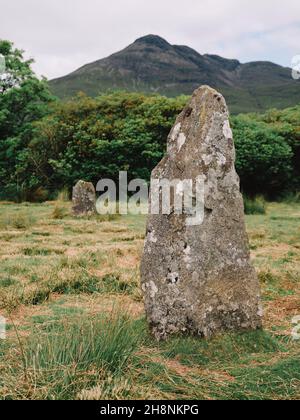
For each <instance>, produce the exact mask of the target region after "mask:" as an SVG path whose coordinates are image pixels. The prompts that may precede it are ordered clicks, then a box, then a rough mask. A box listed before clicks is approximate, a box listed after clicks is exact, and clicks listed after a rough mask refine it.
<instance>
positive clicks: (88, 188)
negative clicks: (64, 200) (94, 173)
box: [72, 181, 96, 217]
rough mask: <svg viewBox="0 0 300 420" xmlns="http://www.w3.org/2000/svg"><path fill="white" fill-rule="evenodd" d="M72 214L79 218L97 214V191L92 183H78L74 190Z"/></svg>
mask: <svg viewBox="0 0 300 420" xmlns="http://www.w3.org/2000/svg"><path fill="white" fill-rule="evenodd" d="M72 212H73V214H74V216H79V217H80V216H91V215H93V214H95V212H96V190H95V187H94V185H93V184H92V183H91V182H85V181H78V182H77V184H76V185H75V187H74V188H73V194H72Z"/></svg>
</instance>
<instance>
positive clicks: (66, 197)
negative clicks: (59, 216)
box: [56, 188, 70, 203]
mask: <svg viewBox="0 0 300 420" xmlns="http://www.w3.org/2000/svg"><path fill="white" fill-rule="evenodd" d="M56 201H58V202H61V203H67V202H69V201H70V194H69V191H68V188H63V189H62V190H61V191H59V192H58V194H57V198H56Z"/></svg>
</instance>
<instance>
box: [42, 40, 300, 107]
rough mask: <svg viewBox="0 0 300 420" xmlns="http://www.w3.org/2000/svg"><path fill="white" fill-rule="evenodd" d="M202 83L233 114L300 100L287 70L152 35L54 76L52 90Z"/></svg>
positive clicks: (180, 87)
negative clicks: (202, 51) (216, 92)
mask: <svg viewBox="0 0 300 420" xmlns="http://www.w3.org/2000/svg"><path fill="white" fill-rule="evenodd" d="M203 84H208V85H210V86H212V87H214V88H216V89H218V90H220V91H221V92H222V93H223V95H224V96H225V97H226V100H227V103H228V105H229V107H230V109H231V112H232V113H239V112H252V111H264V110H266V109H268V108H273V107H277V108H286V107H289V106H293V105H295V104H298V103H299V102H300V83H299V81H295V80H293V79H292V76H291V69H289V68H285V67H281V66H279V65H276V64H273V63H271V62H267V61H257V62H251V63H246V64H242V63H240V62H239V61H238V60H229V59H226V58H222V57H219V56H217V55H210V54H204V55H201V54H199V53H198V52H197V51H195V50H193V49H192V48H189V47H186V46H182V45H171V44H169V43H168V42H167V41H166V40H164V39H163V38H161V37H159V36H156V35H148V36H145V37H142V38H139V39H137V40H136V41H135V42H134V43H133V44H131V45H129V46H128V47H127V48H125V49H124V50H122V51H120V52H118V53H116V54H113V55H111V56H110V57H107V58H104V59H101V60H98V61H95V62H94V63H90V64H87V65H85V66H83V67H81V68H79V69H78V70H76V71H74V72H73V73H71V74H69V75H67V76H65V77H61V78H59V79H54V80H52V81H50V88H51V90H52V92H53V93H54V94H55V95H57V96H58V97H60V98H62V99H65V98H69V97H72V96H74V95H75V94H76V93H77V92H78V91H83V92H85V93H86V94H88V95H90V96H97V95H99V94H100V93H104V92H107V91H112V90H127V91H130V92H132V91H134V92H136V91H138V92H147V93H159V94H161V95H166V96H177V95H181V94H185V95H190V94H191V93H192V92H193V90H194V89H196V88H197V87H198V86H199V85H203Z"/></svg>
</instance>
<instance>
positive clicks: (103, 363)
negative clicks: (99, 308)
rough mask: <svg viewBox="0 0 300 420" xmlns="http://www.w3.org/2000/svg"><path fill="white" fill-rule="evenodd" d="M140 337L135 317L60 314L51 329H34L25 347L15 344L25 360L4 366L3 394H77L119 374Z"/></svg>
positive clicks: (46, 396)
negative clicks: (70, 318) (66, 316)
mask: <svg viewBox="0 0 300 420" xmlns="http://www.w3.org/2000/svg"><path fill="white" fill-rule="evenodd" d="M142 337H143V331H140V329H138V328H136V322H135V321H132V320H130V319H129V318H128V317H127V316H126V315H120V314H112V315H111V316H110V317H101V316H99V317H97V318H95V319H93V320H89V319H88V318H83V319H82V318H81V319H77V322H74V321H73V322H69V321H68V320H67V321H63V322H62V320H60V322H58V323H56V324H54V325H52V329H51V330H47V331H44V330H42V329H37V330H36V329H35V331H33V332H32V334H31V335H30V337H29V339H28V340H26V342H25V343H23V347H22V348H19V349H18V348H17V347H16V351H17V354H18V356H19V358H20V359H23V366H22V367H21V366H20V365H19V364H18V363H17V365H16V366H15V368H13V367H10V366H9V367H8V368H4V372H3V374H2V375H1V379H0V384H1V388H2V391H3V388H5V391H6V392H5V395H2V396H3V397H4V398H5V399H11V398H15V397H17V396H18V397H19V398H22V399H23V398H29V397H30V398H39V399H51V400H53V399H72V398H76V395H77V393H79V392H80V391H82V389H85V388H92V387H93V386H96V385H97V384H98V383H99V382H102V381H105V380H106V381H108V379H109V378H114V377H120V376H121V375H122V374H123V373H124V371H125V370H126V369H127V363H128V360H129V358H130V357H131V355H132V354H133V353H134V351H136V349H137V347H138V345H139V344H140V342H141V340H142ZM19 363H20V362H19ZM7 375H8V376H7ZM8 377H9V378H10V384H9V383H7V382H6V380H7V378H8ZM17 383H18V386H17V387H16V389H14V387H15V386H16V384H17Z"/></svg>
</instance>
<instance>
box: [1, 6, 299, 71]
mask: <svg viewBox="0 0 300 420" xmlns="http://www.w3.org/2000/svg"><path fill="white" fill-rule="evenodd" d="M0 10H1V16H2V19H1V27H0V37H1V38H7V39H11V40H13V41H14V42H15V43H16V45H17V46H18V47H21V48H24V49H25V50H26V51H27V53H28V54H29V55H30V56H32V57H34V58H35V60H36V65H35V69H36V70H37V72H38V73H42V74H44V75H46V76H48V77H49V78H51V77H56V76H61V75H64V74H66V73H68V72H70V71H72V70H74V69H76V68H77V67H79V66H81V65H83V64H86V63H87V62H90V61H93V60H97V59H99V58H102V57H105V56H107V55H109V54H111V53H113V52H116V51H118V50H120V49H122V48H123V47H125V46H127V45H128V44H129V43H131V42H133V41H134V40H135V39H136V38H138V37H140V36H143V35H146V34H149V33H154V34H158V35H160V36H162V37H164V38H166V39H167V40H168V41H169V42H171V43H176V44H186V45H189V46H191V47H192V48H195V49H196V50H197V51H199V52H201V53H206V52H208V53H217V54H220V55H223V56H226V57H231V58H238V59H240V60H241V61H252V60H257V59H260V60H262V59H264V60H272V61H275V62H278V63H280V64H283V65H290V61H291V57H292V56H293V55H296V54H299V53H300V51H299V50H300V46H299V47H298V45H299V39H300V2H299V0H285V2H282V1H281V0H242V1H241V0H201V1H200V0H185V1H184V2H182V0H151V1H150V2H146V1H142V0H110V1H109V2H107V1H106V0H43V1H40V0H22V1H21V2H20V1H19V0H9V1H8V0H0ZM3 16H4V19H3Z"/></svg>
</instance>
